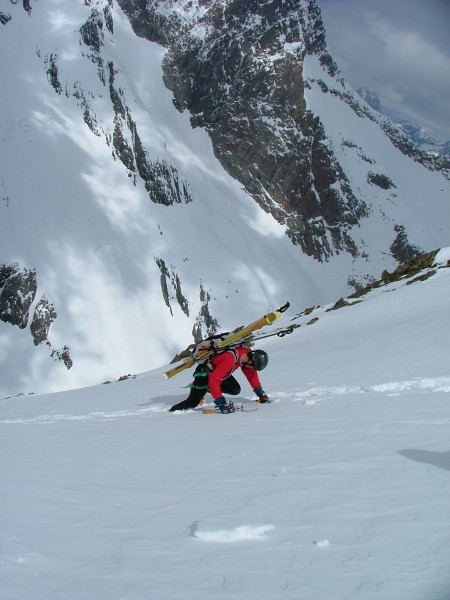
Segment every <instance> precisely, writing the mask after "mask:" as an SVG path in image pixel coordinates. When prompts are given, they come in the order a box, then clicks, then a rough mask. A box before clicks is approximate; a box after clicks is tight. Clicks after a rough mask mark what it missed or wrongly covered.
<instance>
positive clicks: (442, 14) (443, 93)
mask: <svg viewBox="0 0 450 600" xmlns="http://www.w3.org/2000/svg"><path fill="white" fill-rule="evenodd" d="M319 4H320V6H321V8H322V12H323V17H324V23H325V29H326V31H327V41H328V44H329V46H330V49H331V52H332V54H333V56H334V58H335V60H336V61H337V63H338V64H339V66H340V68H341V70H342V73H343V75H344V78H345V79H346V80H347V81H348V82H349V83H350V84H351V85H352V86H353V87H355V88H358V87H360V86H366V87H368V88H370V89H373V90H374V91H376V92H377V93H378V95H379V97H380V101H381V103H382V106H383V107H384V108H385V109H388V110H389V111H391V112H392V113H396V114H397V115H399V116H400V115H401V116H404V117H406V118H410V119H412V120H415V121H417V122H418V123H421V124H423V125H425V126H427V127H428V128H429V129H431V130H433V131H434V133H435V134H436V133H440V134H441V136H442V137H446V138H447V139H448V138H450V108H449V107H450V103H449V102H448V98H449V97H450V79H449V77H448V73H450V41H449V39H448V23H449V22H450V5H447V3H446V2H443V1H442V0H430V1H429V2H425V1H424V0H396V2H394V3H392V2H390V1H387V0H376V1H375V0H319Z"/></svg>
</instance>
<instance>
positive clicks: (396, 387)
mask: <svg viewBox="0 0 450 600" xmlns="http://www.w3.org/2000/svg"><path fill="white" fill-rule="evenodd" d="M408 392H416V393H418V392H419V393H420V392H423V393H430V392H447V393H448V392H450V377H436V378H433V377H425V378H416V379H410V380H405V381H390V382H386V383H379V384H376V385H372V386H357V385H348V386H346V385H343V386H337V387H312V388H310V389H307V390H303V389H301V390H298V391H294V392H275V393H273V394H272V397H273V403H279V402H284V401H286V400H291V401H293V402H303V404H305V405H306V406H313V405H314V404H316V402H323V401H326V400H330V399H331V398H333V397H335V396H344V395H348V394H368V393H378V394H386V395H387V396H391V397H395V396H401V395H402V394H406V393H408ZM238 404H239V403H238ZM237 412H239V411H237ZM155 413H156V414H160V413H168V404H163V403H155V404H153V405H151V406H147V407H146V408H140V409H135V410H117V411H110V412H102V411H94V412H90V413H87V414H81V415H71V414H45V415H39V416H37V417H33V418H29V419H3V420H0V423H1V424H7V425H12V424H23V425H32V424H48V423H58V422H61V421H111V420H117V419H123V418H126V417H137V416H144V415H151V414H155ZM168 414H169V413H168ZM188 414H191V413H190V411H187V412H185V413H179V414H178V413H177V414H176V415H172V414H171V413H170V416H171V417H173V416H179V415H188Z"/></svg>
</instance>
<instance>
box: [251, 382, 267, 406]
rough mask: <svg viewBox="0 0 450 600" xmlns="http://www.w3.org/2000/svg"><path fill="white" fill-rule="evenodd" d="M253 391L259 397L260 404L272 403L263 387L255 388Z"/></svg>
mask: <svg viewBox="0 0 450 600" xmlns="http://www.w3.org/2000/svg"><path fill="white" fill-rule="evenodd" d="M253 391H254V392H255V394H256V395H257V396H258V402H259V403H260V404H264V403H265V402H270V398H269V396H268V395H267V394H266V392H265V391H264V390H263V389H262V387H261V386H259V387H257V388H255V389H254V390H253Z"/></svg>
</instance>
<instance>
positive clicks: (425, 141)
mask: <svg viewBox="0 0 450 600" xmlns="http://www.w3.org/2000/svg"><path fill="white" fill-rule="evenodd" d="M357 93H358V94H359V95H360V96H361V98H362V99H363V100H364V101H365V102H367V104H368V105H369V106H371V107H372V108H373V109H375V110H376V111H378V112H379V113H382V114H384V115H386V116H388V117H389V116H391V118H392V120H393V121H394V122H395V123H396V124H397V127H398V129H399V132H398V135H399V136H402V134H403V136H407V138H409V140H410V141H411V142H413V143H414V144H415V145H416V146H417V147H418V148H419V149H420V150H422V152H425V153H426V154H432V155H435V156H440V157H442V158H443V160H441V161H440V165H441V166H442V167H444V168H447V169H448V166H449V162H448V160H445V159H449V158H450V141H447V142H441V141H439V140H437V139H436V138H435V137H434V136H433V135H431V134H430V132H429V131H427V129H426V128H424V127H421V126H420V125H418V124H417V123H413V122H412V121H407V120H405V119H398V118H395V117H393V116H392V115H389V114H387V113H386V111H384V110H383V107H382V106H381V102H380V98H379V97H378V94H377V93H376V92H374V91H373V90H369V89H368V88H366V87H360V88H358V89H357ZM416 152H417V150H416Z"/></svg>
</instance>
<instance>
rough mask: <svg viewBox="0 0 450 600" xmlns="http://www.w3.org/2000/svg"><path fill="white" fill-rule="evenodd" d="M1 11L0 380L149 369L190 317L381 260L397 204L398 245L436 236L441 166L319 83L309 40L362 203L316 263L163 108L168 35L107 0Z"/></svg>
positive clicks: (44, 381)
mask: <svg viewBox="0 0 450 600" xmlns="http://www.w3.org/2000/svg"><path fill="white" fill-rule="evenodd" d="M182 4H183V5H186V3H185V2H183V3H182ZM302 6H304V3H302ZM0 13H1V19H0V28H1V35H0V44H1V48H2V56H7V57H8V60H2V61H1V63H0V76H1V81H2V86H1V110H2V121H1V123H0V165H1V166H0V169H1V171H0V177H1V178H0V186H1V196H0V316H1V319H0V368H1V377H0V397H2V396H6V395H10V394H17V393H19V392H24V393H28V392H43V391H57V390H62V389H68V388H73V387H80V386H83V385H91V384H94V383H97V382H100V381H103V380H106V379H117V378H118V377H119V376H121V375H123V374H127V373H137V372H142V371H146V370H148V369H151V368H156V367H158V366H160V365H161V364H164V363H167V362H168V361H169V360H170V359H171V358H172V357H173V356H174V355H175V354H176V353H177V352H178V351H179V350H180V349H181V348H183V347H185V346H186V345H187V344H188V343H190V342H191V341H192V336H193V333H195V334H199V335H200V334H201V333H204V332H205V330H206V329H207V328H209V329H214V328H217V329H222V330H228V329H230V328H231V327H234V326H236V325H237V324H244V323H245V322H247V321H249V320H251V319H252V318H253V317H254V315H255V314H261V313H264V312H266V311H267V310H270V309H273V308H274V307H276V306H279V305H280V304H282V303H284V302H285V301H286V300H288V299H289V300H290V301H291V303H292V304H293V305H295V306H297V307H298V309H299V310H301V309H303V308H305V307H307V306H311V305H313V304H323V303H325V302H329V301H332V300H334V299H335V298H336V297H338V296H340V295H346V294H347V293H348V291H349V290H350V289H351V286H352V285H353V284H355V283H356V284H358V283H361V282H362V281H364V279H365V278H370V277H374V276H378V274H379V273H380V272H381V271H382V269H383V268H388V269H392V268H393V267H394V266H395V262H396V261H395V260H394V258H393V257H392V256H391V255H390V254H389V252H388V248H389V245H390V244H391V243H392V242H393V236H394V235H395V234H394V228H395V227H396V226H397V219H398V222H399V223H400V224H404V223H406V224H407V225H408V228H409V229H408V231H406V234H408V235H410V233H411V231H413V232H414V236H413V237H409V238H408V237H407V235H406V234H405V235H406V237H407V241H408V242H409V243H410V244H412V245H413V246H416V245H417V246H420V247H421V248H423V249H425V250H434V249H436V248H438V247H442V246H445V245H447V244H448V241H447V240H448V235H449V231H450V224H449V211H448V196H449V189H450V188H449V185H450V184H449V182H448V180H446V179H445V177H444V176H443V175H442V174H440V173H431V172H430V171H428V170H427V169H425V168H424V167H423V166H422V165H416V164H415V163H414V162H413V161H412V160H409V159H406V158H404V157H402V155H401V154H400V153H399V152H396V151H394V149H393V146H392V145H390V144H389V142H387V141H386V139H384V138H382V135H381V133H380V130H379V128H377V127H376V124H374V123H372V121H370V120H369V119H367V120H361V123H360V119H359V117H357V116H356V115H355V114H352V111H351V110H350V108H348V105H347V104H343V103H342V102H341V101H340V100H339V98H337V96H336V95H335V94H331V93H328V94H325V93H322V95H320V94H319V93H318V89H319V88H320V86H321V84H319V83H318V77H319V74H320V78H321V79H326V73H325V71H324V70H323V69H322V70H321V71H320V73H319V72H318V69H319V67H317V65H315V64H314V63H313V60H314V59H313V57H309V58H311V60H310V61H309V62H307V63H305V74H306V76H307V78H308V85H309V86H310V89H309V91H308V92H307V96H306V100H307V102H308V103H309V105H310V108H311V110H314V111H315V112H317V114H319V112H320V118H321V119H322V120H323V122H324V123H325V124H326V127H327V129H328V128H329V130H330V135H331V136H332V138H330V140H329V141H327V140H325V141H323V144H325V145H329V146H333V149H334V152H335V153H336V152H337V153H339V160H342V163H343V164H344V165H345V167H346V168H348V169H349V173H350V174H351V178H352V185H354V186H355V188H358V189H360V191H361V197H362V198H364V201H365V202H367V206H368V216H367V218H365V219H363V220H362V221H361V222H360V223H357V224H355V225H354V227H353V228H352V231H351V237H352V239H357V241H358V245H360V247H359V249H358V255H357V256H353V255H351V254H349V253H347V252H345V251H342V252H339V253H336V254H333V256H332V258H331V259H330V261H329V262H323V263H320V262H318V261H316V260H314V259H313V258H311V257H310V256H306V255H305V254H303V253H302V252H301V250H300V247H299V246H298V245H297V246H294V245H293V244H292V243H291V241H290V240H289V239H288V237H287V236H286V229H287V224H286V223H285V224H283V225H281V224H280V223H278V222H277V221H276V220H275V219H273V218H272V216H270V215H269V214H267V213H266V212H264V210H262V209H261V208H260V207H259V206H258V205H257V203H255V201H254V200H253V198H251V197H250V195H249V193H247V192H246V191H245V190H244V189H243V187H242V185H241V184H240V183H238V182H237V180H235V179H233V178H232V177H231V176H230V175H229V174H227V172H226V171H225V170H224V168H223V167H222V165H221V164H220V163H219V161H218V160H217V158H216V157H215V155H214V152H213V147H212V143H211V140H210V138H209V137H208V135H207V133H206V131H205V130H203V129H201V128H199V127H198V128H196V129H193V128H192V126H191V122H190V118H189V115H188V114H187V112H185V113H180V112H179V111H177V110H176V109H175V108H174V106H173V102H172V100H173V97H172V94H171V92H169V91H168V90H167V89H166V87H165V86H164V84H163V79H162V67H161V64H162V60H163V57H164V56H165V54H166V51H165V50H164V49H163V48H162V47H161V46H159V45H157V44H155V43H151V42H148V41H146V40H144V39H140V38H138V37H137V36H136V35H135V34H134V32H133V31H132V29H131V26H130V24H129V22H128V20H127V18H126V17H125V16H124V14H123V13H122V12H121V10H120V9H119V7H118V6H117V3H116V2H113V1H112V0H111V1H109V0H86V1H84V2H82V1H81V0H80V1H77V2H71V3H68V2H61V1H60V0H48V1H46V2H35V3H31V4H29V3H28V2H24V3H11V2H9V1H8V0H0ZM288 45H289V44H288ZM320 69H321V67H320ZM331 83H332V85H333V86H335V85H337V83H336V80H335V79H332V81H331ZM331 101H333V102H334V103H333V102H331ZM322 112H323V113H324V114H323V115H322ZM338 117H339V118H338ZM269 121H270V119H269ZM355 123H356V125H355ZM360 125H361V126H360ZM342 128H344V129H345V132H346V133H344V129H342ZM349 132H350V133H351V134H352V135H350V133H349ZM353 134H354V136H353ZM333 140H335V141H333ZM366 141H367V142H370V143H373V144H375V146H376V147H377V161H378V163H377V169H376V171H375V175H378V176H379V175H380V173H382V174H383V175H384V174H386V175H388V176H389V178H392V181H395V182H396V184H397V183H398V188H397V189H394V188H389V189H388V190H384V189H382V188H380V187H379V185H372V184H368V183H367V168H369V167H367V165H368V164H369V163H368V162H367V161H370V160H372V159H371V157H370V156H369V157H367V156H366V154H365V152H366V151H365V150H364V148H365V147H366V145H365V142H366ZM361 156H363V158H361ZM378 156H384V157H385V163H384V164H383V165H380V164H379V158H378ZM399 156H400V158H399ZM366 159H367V160H366ZM408 161H409V162H408ZM361 164H364V165H366V169H365V170H364V169H362V167H361ZM355 165H356V167H355ZM411 165H412V167H411ZM381 166H382V167H383V168H382V169H381ZM409 168H414V175H411V176H410V175H409ZM374 170H375V169H374ZM394 171H395V174H394V173H393V172H394ZM386 175H385V176H386ZM394 175H395V176H394ZM341 187H342V185H341V182H337V183H336V189H337V188H339V189H341ZM413 192H414V193H413ZM312 194H313V196H314V191H313V192H312ZM312 221H314V219H313V220H312ZM313 224H314V223H313ZM336 233H337V236H338V237H339V235H340V232H338V230H337V229H336ZM347 233H348V232H347ZM398 233H399V235H400V234H402V233H404V231H402V229H401V228H400V229H399V232H398ZM327 235H328V234H327V233H326V234H325V236H327ZM13 315H14V318H13ZM14 319H15V320H14Z"/></svg>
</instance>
